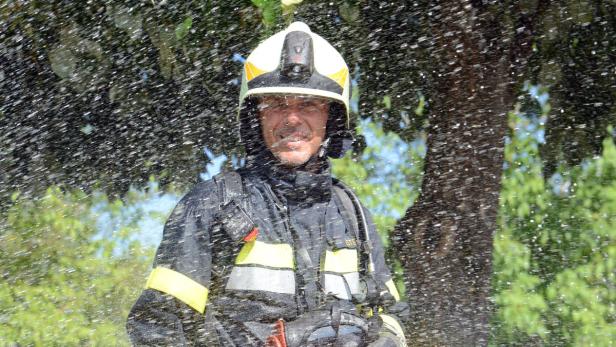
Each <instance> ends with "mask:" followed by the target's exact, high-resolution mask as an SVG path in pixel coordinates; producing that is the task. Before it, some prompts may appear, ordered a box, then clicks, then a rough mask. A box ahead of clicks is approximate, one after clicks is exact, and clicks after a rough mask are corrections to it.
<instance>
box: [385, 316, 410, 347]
mask: <svg viewBox="0 0 616 347" xmlns="http://www.w3.org/2000/svg"><path fill="white" fill-rule="evenodd" d="M379 316H380V317H381V319H382V320H383V328H386V329H387V330H389V331H391V332H392V333H394V334H396V336H398V337H399V338H400V340H402V341H401V342H403V343H404V345H406V339H405V338H404V329H402V326H401V325H400V323H398V320H397V319H396V318H394V317H392V316H390V315H387V314H379Z"/></svg>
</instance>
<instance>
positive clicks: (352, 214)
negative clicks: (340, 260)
mask: <svg viewBox="0 0 616 347" xmlns="http://www.w3.org/2000/svg"><path fill="white" fill-rule="evenodd" d="M333 191H334V197H336V198H337V199H336V200H337V201H339V202H340V204H342V206H341V207H342V209H341V210H340V214H341V215H342V219H343V220H344V222H345V224H346V225H348V226H349V227H350V228H351V229H353V233H354V234H355V239H357V242H361V241H362V240H363V237H362V235H360V230H359V223H358V222H357V212H356V211H355V206H353V201H351V198H350V197H349V195H348V194H347V193H346V192H345V191H344V189H343V188H342V187H340V186H338V185H337V184H334V185H333Z"/></svg>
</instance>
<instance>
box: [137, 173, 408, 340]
mask: <svg viewBox="0 0 616 347" xmlns="http://www.w3.org/2000/svg"><path fill="white" fill-rule="evenodd" d="M314 172H315V171H314V170H313V172H310V171H301V170H287V169H284V168H281V167H277V166H271V167H266V168H263V167H261V168H259V167H256V168H255V167H253V168H248V169H240V170H238V173H239V174H240V176H241V184H242V185H243V192H244V195H243V197H242V198H241V199H236V200H235V201H236V202H237V204H238V206H241V208H240V209H239V211H240V212H239V215H238V214H237V213H235V214H234V215H233V216H230V215H225V213H226V212H225V211H227V210H228V209H223V208H222V207H221V206H222V205H223V199H224V192H223V190H224V189H223V188H221V185H220V183H217V182H215V181H214V180H209V181H205V182H202V183H199V184H198V185H197V186H196V187H194V189H192V190H191V191H190V192H189V193H188V194H187V195H186V196H184V198H182V199H181V201H180V202H179V203H178V205H177V206H176V207H175V209H174V211H173V212H172V214H171V216H170V217H169V219H168V221H167V223H166V225H165V229H164V233H163V239H162V241H161V244H160V246H159V248H158V250H157V252H156V256H155V260H154V265H153V271H152V274H151V275H150V277H149V279H148V281H147V284H146V289H145V290H144V291H143V293H142V294H141V296H140V297H139V299H138V300H137V302H136V303H135V305H134V306H133V308H132V309H131V312H130V314H129V317H128V322H127V331H128V334H129V336H130V338H131V341H132V342H133V344H134V345H148V346H152V345H164V346H184V345H207V346H216V345H220V346H260V345H263V343H264V341H265V339H266V338H267V336H268V335H269V334H270V332H271V326H272V323H274V322H276V321H277V320H278V319H280V318H282V319H284V320H285V321H287V322H288V321H293V320H294V319H295V318H297V317H298V316H300V315H302V314H303V313H305V312H308V311H312V310H318V309H320V308H323V307H325V306H327V305H331V304H332V303H336V305H339V306H340V307H342V309H343V310H347V311H349V312H351V311H353V312H354V313H356V314H359V312H357V310H358V309H359V307H361V304H362V300H363V301H365V300H366V299H365V293H363V292H365V290H364V289H363V288H364V287H365V286H362V283H363V278H362V277H363V272H362V271H361V269H362V263H363V260H362V259H364V258H365V257H363V256H362V252H363V251H362V250H361V249H360V242H359V240H358V236H357V232H356V231H354V229H353V227H352V226H351V225H349V224H351V223H350V222H349V218H348V216H346V217H347V218H346V219H345V218H343V215H342V214H343V213H344V211H345V210H344V208H343V207H342V206H341V205H342V204H341V202H340V199H337V198H336V195H335V194H334V192H333V186H332V178H331V175H330V172H329V165H328V163H327V162H325V163H323V164H322V165H321V167H320V168H319V169H318V170H316V173H314ZM225 206H228V205H225ZM242 213H245V214H246V219H245V220H244V217H242ZM364 213H365V214H366V216H367V217H368V225H369V233H370V236H371V239H372V240H373V244H372V247H371V250H370V252H371V253H372V259H373V263H374V264H373V267H374V272H373V274H374V275H373V278H374V279H375V280H376V282H377V287H379V288H381V289H383V290H384V292H387V293H388V294H389V295H390V297H395V298H396V299H397V300H399V296H398V293H397V291H396V290H395V287H394V286H393V281H392V280H391V275H390V271H389V270H388V268H387V266H386V264H385V260H384V254H383V247H382V245H381V243H380V241H379V237H378V235H377V233H376V230H375V227H374V224H373V223H372V221H371V220H370V215H369V213H368V211H367V210H365V209H364ZM238 216H239V217H238ZM246 221H250V223H248V224H251V225H249V226H248V227H246V224H247V223H246ZM230 229H233V230H230ZM238 230H241V232H240V233H238V232H237V231H238ZM362 293H363V295H362ZM364 303H365V302H364ZM406 308H407V307H406V306H405V305H404V304H401V303H400V302H396V303H395V304H393V305H390V307H383V308H381V310H380V312H381V313H380V315H381V318H382V321H383V328H382V329H383V330H385V331H388V332H389V333H393V334H394V335H396V334H398V336H399V338H400V339H403V335H402V336H400V335H401V334H402V333H401V328H400V324H399V318H398V317H397V316H396V315H397V313H399V312H403V311H404V310H405V309H406Z"/></svg>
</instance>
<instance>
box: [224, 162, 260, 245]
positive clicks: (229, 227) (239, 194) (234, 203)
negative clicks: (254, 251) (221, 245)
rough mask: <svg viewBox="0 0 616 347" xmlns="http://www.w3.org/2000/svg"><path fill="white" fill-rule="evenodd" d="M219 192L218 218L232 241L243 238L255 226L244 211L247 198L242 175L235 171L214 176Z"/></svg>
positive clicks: (246, 206) (238, 240) (246, 205)
mask: <svg viewBox="0 0 616 347" xmlns="http://www.w3.org/2000/svg"><path fill="white" fill-rule="evenodd" d="M214 182H215V183H216V185H217V187H218V191H219V194H220V208H219V210H218V211H219V212H218V216H217V218H218V220H219V221H220V223H221V225H222V228H223V229H224V230H225V232H226V234H227V235H228V236H229V238H230V239H231V241H232V242H233V243H238V242H240V241H241V240H243V239H244V237H245V236H246V235H248V234H249V233H250V232H251V231H253V230H254V228H255V223H254V222H253V221H252V219H251V218H250V215H249V214H248V213H246V209H247V208H248V205H249V203H248V199H247V198H246V195H245V194H244V185H243V183H242V176H241V175H240V174H239V173H237V172H235V171H229V172H223V173H220V174H218V175H216V176H214Z"/></svg>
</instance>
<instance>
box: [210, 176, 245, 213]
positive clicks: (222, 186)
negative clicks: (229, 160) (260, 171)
mask: <svg viewBox="0 0 616 347" xmlns="http://www.w3.org/2000/svg"><path fill="white" fill-rule="evenodd" d="M214 182H216V185H218V191H219V192H221V193H222V196H221V198H222V204H223V205H227V204H228V203H229V202H231V201H232V200H235V199H241V198H242V196H243V195H244V187H243V186H242V176H240V174H239V173H237V172H235V171H227V172H221V173H219V174H218V175H216V176H214Z"/></svg>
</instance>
